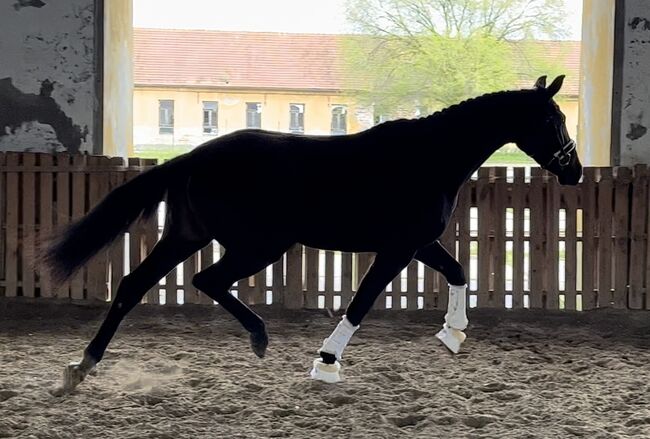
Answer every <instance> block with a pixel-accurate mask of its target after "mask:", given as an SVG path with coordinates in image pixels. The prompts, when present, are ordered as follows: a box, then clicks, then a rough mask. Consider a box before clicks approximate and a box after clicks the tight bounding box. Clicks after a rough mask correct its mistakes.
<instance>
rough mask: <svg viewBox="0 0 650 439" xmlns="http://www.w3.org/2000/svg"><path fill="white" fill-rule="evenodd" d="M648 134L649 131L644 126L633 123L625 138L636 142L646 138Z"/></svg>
mask: <svg viewBox="0 0 650 439" xmlns="http://www.w3.org/2000/svg"><path fill="white" fill-rule="evenodd" d="M646 132H648V129H647V128H646V127H644V126H643V125H641V124H638V123H632V124H630V129H629V130H628V132H627V134H626V135H625V137H627V138H628V139H630V140H636V139H639V138H641V137H643V136H645V134H646Z"/></svg>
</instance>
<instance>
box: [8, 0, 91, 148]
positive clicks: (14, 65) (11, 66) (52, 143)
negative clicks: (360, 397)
mask: <svg viewBox="0 0 650 439" xmlns="http://www.w3.org/2000/svg"><path fill="white" fill-rule="evenodd" d="M95 4H96V1H95V0H66V1H56V0H42V1H41V0H20V1H3V2H0V54H1V58H0V59H1V61H0V150H3V151H6V150H17V151H25V150H29V151H62V150H67V151H70V152H76V151H89V152H91V151H93V143H94V142H93V135H94V132H95V126H96V119H95V118H96V116H97V113H96V111H95V108H96V96H97V93H96V85H97V84H96V81H97V80H98V77H97V71H96V67H95V66H96V55H97V53H96V49H95V48H96V34H95V23H96V20H95V16H96V15H97V14H96V13H97V11H96V6H95Z"/></svg>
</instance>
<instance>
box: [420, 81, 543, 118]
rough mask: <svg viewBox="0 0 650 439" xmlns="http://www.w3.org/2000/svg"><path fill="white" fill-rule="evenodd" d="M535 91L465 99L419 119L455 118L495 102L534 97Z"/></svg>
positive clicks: (491, 94) (505, 92)
mask: <svg viewBox="0 0 650 439" xmlns="http://www.w3.org/2000/svg"><path fill="white" fill-rule="evenodd" d="M536 94H537V90H535V89H523V90H504V91H497V92H492V93H486V94H483V95H480V96H476V97H473V98H469V99H466V100H464V101H462V102H459V103H457V104H453V105H450V106H448V107H445V108H443V109H442V110H439V111H436V112H434V113H432V114H430V115H428V116H424V117H421V118H420V119H424V120H429V121H434V120H438V119H440V118H443V117H445V116H447V115H450V114H453V115H455V116H461V117H462V116H463V115H464V114H466V113H475V112H476V111H477V110H479V111H480V110H481V107H484V106H487V105H488V104H489V105H492V104H493V103H494V102H495V101H497V102H504V103H505V101H508V100H515V99H518V100H524V99H528V98H530V97H531V96H535V95H536Z"/></svg>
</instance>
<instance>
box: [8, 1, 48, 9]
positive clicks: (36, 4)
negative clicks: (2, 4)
mask: <svg viewBox="0 0 650 439" xmlns="http://www.w3.org/2000/svg"><path fill="white" fill-rule="evenodd" d="M43 6H45V3H44V2H42V1H41V0H18V1H17V2H16V3H14V9H15V10H17V11H20V10H21V9H22V8H30V7H31V8H42V7H43Z"/></svg>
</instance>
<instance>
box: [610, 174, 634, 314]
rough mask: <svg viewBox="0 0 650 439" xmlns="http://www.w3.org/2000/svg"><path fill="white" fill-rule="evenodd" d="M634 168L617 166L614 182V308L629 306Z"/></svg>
mask: <svg viewBox="0 0 650 439" xmlns="http://www.w3.org/2000/svg"><path fill="white" fill-rule="evenodd" d="M631 181H632V170H631V169H630V168H616V180H615V182H614V224H613V225H612V226H613V228H614V230H613V232H614V237H615V240H614V252H613V253H614V254H613V256H614V269H615V272H614V293H613V297H612V300H613V302H614V303H613V305H614V308H618V309H626V308H627V295H628V264H629V260H628V257H629V251H630V249H629V241H628V240H629V227H630V224H629V212H630V201H631V200H630V196H629V194H630V183H631Z"/></svg>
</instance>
